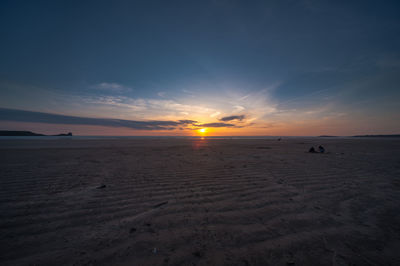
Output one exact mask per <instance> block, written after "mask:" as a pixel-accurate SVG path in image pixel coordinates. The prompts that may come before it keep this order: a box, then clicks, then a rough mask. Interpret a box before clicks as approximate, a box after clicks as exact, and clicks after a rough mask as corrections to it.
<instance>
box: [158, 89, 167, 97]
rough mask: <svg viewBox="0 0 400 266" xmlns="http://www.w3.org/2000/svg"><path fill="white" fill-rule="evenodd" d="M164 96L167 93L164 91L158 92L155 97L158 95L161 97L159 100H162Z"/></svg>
mask: <svg viewBox="0 0 400 266" xmlns="http://www.w3.org/2000/svg"><path fill="white" fill-rule="evenodd" d="M166 94H167V93H166V92H165V91H160V92H158V93H157V95H158V96H159V97H161V98H164V97H165V95H166Z"/></svg>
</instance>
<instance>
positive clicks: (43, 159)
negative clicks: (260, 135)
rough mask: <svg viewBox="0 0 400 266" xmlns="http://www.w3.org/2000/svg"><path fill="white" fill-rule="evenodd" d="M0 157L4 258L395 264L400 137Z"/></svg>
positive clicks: (45, 151)
mask: <svg viewBox="0 0 400 266" xmlns="http://www.w3.org/2000/svg"><path fill="white" fill-rule="evenodd" d="M319 144H323V146H324V147H325V148H326V151H327V153H326V154H311V153H307V152H306V151H308V149H309V148H310V146H312V145H313V146H314V147H318V145H319ZM0 158H1V160H0V264H1V265H400V253H399V250H400V140H397V139H368V138H366V139H336V138H320V139H317V138H315V139H302V138H298V139H283V140H282V141H277V140H256V139H248V140H246V139H232V140H230V139H225V140H223V139H218V140H209V139H206V140H200V139H197V140H191V139H143V140H141V139H139V140H138V139H123V140H121V139H120V140H118V139H116V140H110V139H108V140H77V139H59V140H39V139H38V140H0Z"/></svg>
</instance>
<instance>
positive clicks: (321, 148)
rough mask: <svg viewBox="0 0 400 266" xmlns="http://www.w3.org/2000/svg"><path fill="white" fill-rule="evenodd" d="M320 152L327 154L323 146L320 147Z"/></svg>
mask: <svg viewBox="0 0 400 266" xmlns="http://www.w3.org/2000/svg"><path fill="white" fill-rule="evenodd" d="M318 150H319V152H320V153H324V152H325V148H324V147H322V145H319V147H318Z"/></svg>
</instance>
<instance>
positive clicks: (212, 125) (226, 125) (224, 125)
mask: <svg viewBox="0 0 400 266" xmlns="http://www.w3.org/2000/svg"><path fill="white" fill-rule="evenodd" d="M196 126H197V127H236V125H234V124H228V123H206V124H197V125H196Z"/></svg>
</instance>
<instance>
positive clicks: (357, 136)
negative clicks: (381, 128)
mask: <svg viewBox="0 0 400 266" xmlns="http://www.w3.org/2000/svg"><path fill="white" fill-rule="evenodd" d="M353 137H354V138H400V134H393V135H356V136H353Z"/></svg>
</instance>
